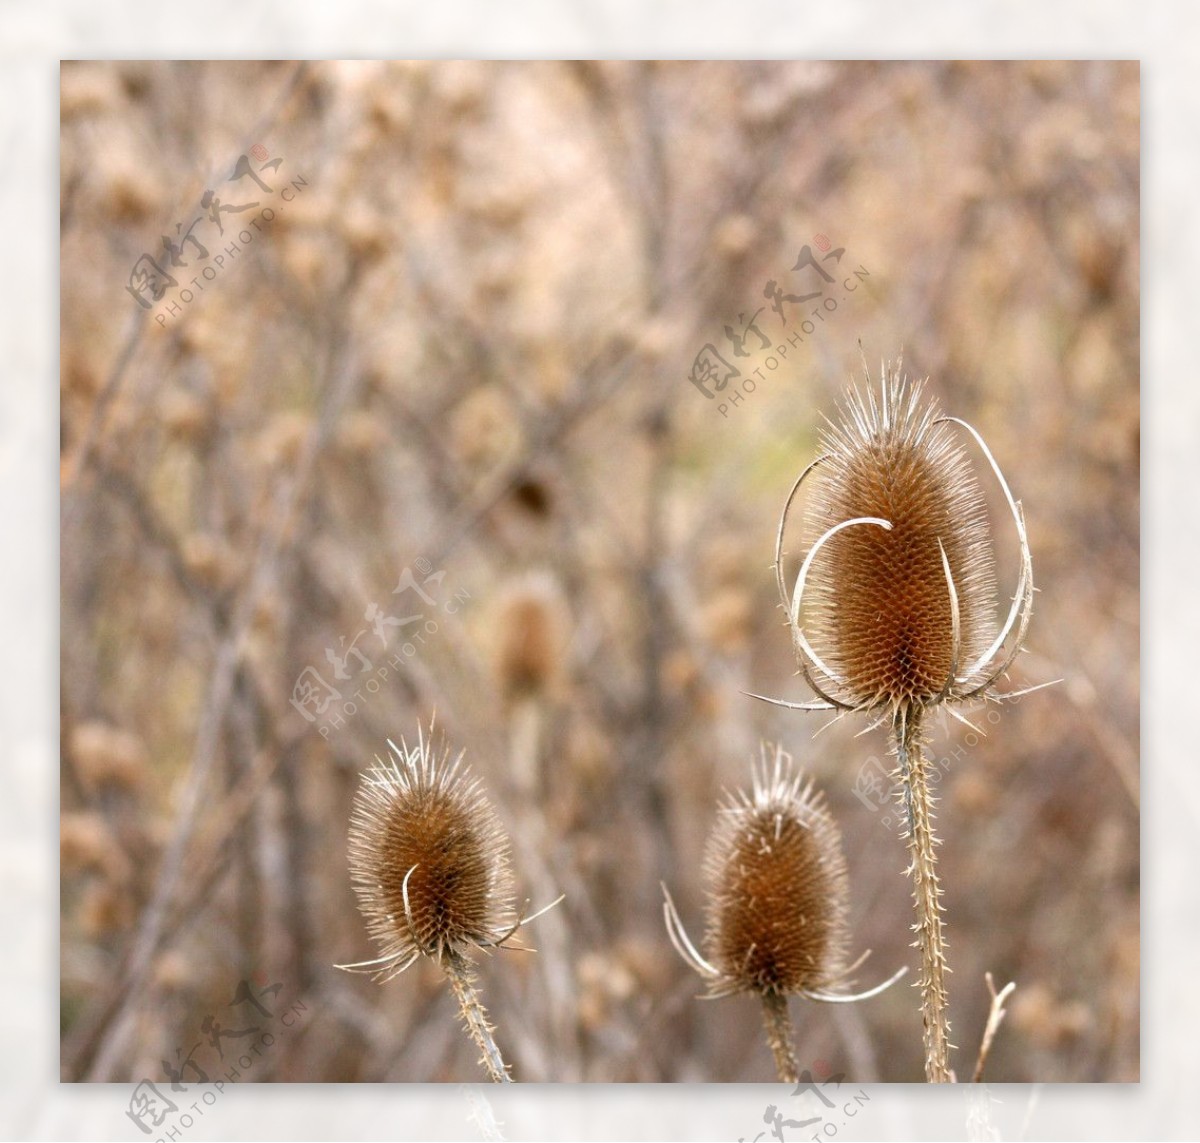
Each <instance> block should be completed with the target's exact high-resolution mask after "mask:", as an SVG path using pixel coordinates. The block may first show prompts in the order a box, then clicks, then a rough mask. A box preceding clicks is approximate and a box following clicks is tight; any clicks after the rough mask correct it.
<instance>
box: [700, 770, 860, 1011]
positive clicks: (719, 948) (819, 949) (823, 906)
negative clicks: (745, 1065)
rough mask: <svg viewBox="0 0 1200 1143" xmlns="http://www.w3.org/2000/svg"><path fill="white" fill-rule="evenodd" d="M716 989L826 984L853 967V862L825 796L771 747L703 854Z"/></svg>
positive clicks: (798, 988) (818, 988)
mask: <svg viewBox="0 0 1200 1143" xmlns="http://www.w3.org/2000/svg"><path fill="white" fill-rule="evenodd" d="M704 872H705V878H706V881H707V883H708V898H709V901H708V915H707V926H706V931H705V940H704V945H705V956H706V959H707V960H708V962H709V964H710V965H711V966H712V968H713V969H714V970H715V975H713V976H712V977H711V978H710V980H709V988H710V991H711V993H712V994H713V995H715V996H722V995H728V994H731V993H735V992H745V991H754V992H759V993H767V992H774V993H779V994H783V995H786V994H788V993H807V992H822V991H824V990H825V989H827V988H828V987H830V986H831V985H833V984H835V983H836V982H838V981H839V980H840V979H841V978H842V977H843V976H844V974H845V959H846V945H847V935H848V927H847V909H848V905H847V896H848V889H847V882H846V862H845V857H844V855H843V853H842V843H841V835H840V833H839V831H838V828H837V825H836V824H835V823H834V820H833V818H832V817H831V816H830V813H829V811H828V809H827V808H826V805H825V800H824V796H823V795H822V794H820V793H819V792H817V791H816V790H814V788H813V785H812V783H811V782H807V783H805V782H804V780H803V778H802V776H801V775H799V774H798V773H796V771H795V770H794V768H793V765H792V759H791V757H790V756H789V755H788V754H786V753H785V752H784V751H783V750H782V749H781V748H780V747H778V746H777V747H775V748H774V751H773V753H772V755H771V756H770V758H768V755H767V750H766V747H764V748H763V752H762V758H761V762H760V765H759V767H758V768H757V769H756V771H755V774H754V780H753V787H752V790H751V792H750V793H749V794H747V793H746V792H744V791H739V792H738V793H736V794H733V795H728V796H727V797H726V800H725V803H724V804H723V805H722V807H721V810H720V816H719V819H718V823H717V826H716V828H715V830H714V831H713V834H712V836H711V837H710V839H709V844H708V849H707V851H706V854H705V859H704Z"/></svg>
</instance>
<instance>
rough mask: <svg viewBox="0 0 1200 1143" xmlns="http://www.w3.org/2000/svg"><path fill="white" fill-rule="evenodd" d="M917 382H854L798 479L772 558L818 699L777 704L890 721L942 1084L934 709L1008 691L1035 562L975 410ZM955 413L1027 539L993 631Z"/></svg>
mask: <svg viewBox="0 0 1200 1143" xmlns="http://www.w3.org/2000/svg"><path fill="white" fill-rule="evenodd" d="M922 388H923V386H922V383H920V382H917V383H914V384H909V383H908V382H907V380H906V379H905V377H904V376H903V374H902V373H901V371H900V365H899V363H897V365H896V367H895V368H894V369H893V368H892V367H891V366H890V365H888V366H885V367H884V369H883V376H882V380H881V382H880V386H879V393H878V396H876V394H875V392H874V391H873V389H872V388H870V387H868V389H867V390H866V392H865V393H864V394H859V393H853V394H851V396H850V397H849V399H848V401H847V402H846V405H845V407H844V409H843V417H842V419H841V421H840V423H837V424H834V423H830V424H829V425H828V427H827V428H826V430H825V431H824V432H823V434H822V446H823V449H824V451H823V454H822V455H821V456H819V457H818V458H817V459H816V460H814V461H813V462H812V464H810V465H809V466H808V468H806V469H805V470H804V472H803V473H801V475H800V477H799V479H798V480H797V481H796V483H795V485H794V486H793V487H792V491H791V493H790V494H789V496H788V499H787V502H786V504H785V505H784V509H783V514H782V517H781V519H780V523H779V533H778V538H777V541H776V553H775V554H776V562H775V569H776V575H777V578H778V583H779V591H780V596H781V598H782V600H783V603H784V606H785V607H786V608H787V612H788V622H789V626H790V628H791V632H792V640H793V643H794V645H795V649H796V655H797V658H798V660H799V664H800V670H801V673H802V674H803V676H804V678H805V680H806V681H807V682H808V684H809V685H810V686H811V687H812V688H813V690H814V691H815V692H816V694H817V695H818V696H819V698H818V700H817V701H814V702H808V703H787V702H783V703H779V705H783V706H789V707H793V708H796V709H801V710H837V711H839V712H840V713H845V712H848V711H862V712H866V713H868V714H870V715H873V716H875V717H876V722H875V723H874V725H878V723H880V722H889V723H890V725H891V730H892V740H893V751H894V753H895V755H896V759H897V778H898V780H899V781H900V783H901V784H902V791H903V805H904V814H903V816H902V821H903V822H904V825H905V829H906V835H907V838H908V844H909V852H910V855H911V872H912V875H913V895H914V900H915V903H916V911H917V924H916V926H915V928H916V932H917V942H916V943H917V946H918V947H919V948H920V950H921V964H922V977H921V982H920V984H921V989H922V1014H923V1020H924V1046H925V1062H926V1077H927V1079H929V1080H930V1081H937V1082H945V1081H949V1080H952V1079H953V1074H952V1072H951V1071H950V1063H949V1049H950V1043H949V1032H950V1026H949V1020H948V1018H947V1014H946V987H945V976H946V973H947V971H948V969H947V968H946V953H945V947H946V946H945V938H944V935H943V932H942V917H941V913H942V910H941V904H940V901H939V898H940V897H941V895H942V890H941V886H940V884H939V881H938V874H937V867H936V860H935V849H934V847H935V845H936V844H937V841H936V838H935V836H934V827H933V811H932V807H933V798H932V796H931V794H930V792H929V784H928V774H927V769H928V763H927V760H926V758H925V756H924V752H923V749H922V745H923V737H922V730H923V726H924V717H925V714H926V713H927V712H928V711H929V710H930V709H931V708H933V707H935V706H938V705H941V704H950V703H961V702H965V701H967V700H970V699H978V698H998V697H1002V696H1000V695H999V693H998V692H997V691H996V690H995V689H994V688H995V683H996V682H997V680H998V679H999V678H1000V677H1001V676H1002V675H1003V674H1004V673H1005V671H1007V670H1008V668H1009V667H1010V666H1011V665H1012V662H1013V660H1014V659H1015V658H1016V655H1017V653H1018V651H1019V650H1020V648H1021V644H1022V642H1023V640H1024V637H1025V632H1026V628H1027V626H1028V623H1029V615H1030V609H1031V606H1032V601H1033V570H1032V564H1031V560H1030V553H1029V543H1028V539H1027V537H1026V534H1025V520H1024V515H1023V513H1022V510H1021V505H1020V502H1019V501H1016V500H1014V499H1013V495H1012V493H1011V491H1010V490H1009V487H1008V483H1007V482H1006V481H1005V479H1004V476H1003V474H1002V473H1001V471H1000V468H999V466H998V465H997V463H996V461H995V459H994V458H993V457H992V454H991V452H990V451H989V450H988V447H987V445H986V444H985V443H984V441H983V439H982V437H981V436H980V435H979V434H978V433H977V432H976V431H975V430H974V429H973V428H972V427H971V426H970V425H968V424H967V423H966V422H965V421H961V420H959V419H958V418H956V417H947V416H940V415H939V414H938V410H937V407H936V405H935V404H933V402H931V401H925V400H924V399H923V393H922ZM953 425H957V426H959V427H960V428H962V429H963V430H965V431H966V432H967V433H968V434H969V435H970V437H971V438H972V439H973V440H974V441H975V443H976V444H977V445H978V446H979V448H980V450H981V451H982V453H983V455H984V457H985V458H986V459H987V462H988V464H989V466H990V467H991V469H992V471H993V472H994V473H995V475H996V478H997V480H998V481H999V483H1000V486H1001V488H1002V490H1003V492H1004V496H1005V499H1006V501H1007V503H1008V507H1009V510H1010V512H1011V514H1012V518H1013V522H1014V524H1015V525H1016V530H1017V539H1018V542H1019V546H1020V553H1021V567H1020V574H1019V578H1018V582H1017V589H1016V592H1015V595H1014V598H1013V603H1012V607H1011V608H1010V610H1009V613H1008V617H1007V619H1006V621H1005V622H1004V623H1003V625H1002V626H1001V628H1000V630H999V632H998V634H996V636H995V637H994V638H991V639H989V632H990V627H991V625H992V623H993V615H994V611H995V595H996V571H995V560H994V556H993V553H992V546H991V542H990V536H989V528H988V521H987V514H986V508H985V502H984V497H983V492H982V489H981V487H980V485H979V482H978V481H977V479H976V477H975V474H974V471H973V469H972V466H971V464H970V463H969V461H968V458H967V456H966V454H965V452H964V451H963V449H962V448H961V446H960V445H959V444H958V443H957V442H956V440H955V438H954V434H953V429H952V427H951V426H953ZM810 476H811V477H813V488H812V495H811V497H810V500H809V503H808V506H807V511H806V513H805V533H806V535H805V539H806V547H807V554H806V555H805V557H804V559H803V561H802V563H801V566H800V571H799V574H798V575H797V578H796V584H795V588H794V589H793V591H792V593H791V594H790V596H789V593H788V592H787V589H786V586H785V583H784V575H783V539H784V532H785V529H786V526H787V519H788V513H789V510H790V508H791V506H792V501H793V500H794V498H795V496H796V494H797V492H798V491H799V489H800V487H801V485H802V484H804V482H805V481H806V480H807V479H808V478H809V477H810ZM818 555H819V556H820V557H821V558H820V560H818V559H817V557H818ZM817 647H820V652H819V653H818V650H817ZM1006 648H1007V649H1006ZM1034 689H1036V688H1034ZM1014 693H1017V692H1014ZM755 697H760V698H761V697H763V696H755ZM767 701H770V702H778V700H774V699H769V700H767ZM947 709H949V710H950V713H952V714H955V712H954V710H953V709H952V708H951V707H949V706H947ZM955 716H956V717H959V718H961V716H959V715H957V714H956V715H955ZM839 717H840V714H839ZM963 721H965V719H964V720H963ZM968 725H970V724H969V723H968Z"/></svg>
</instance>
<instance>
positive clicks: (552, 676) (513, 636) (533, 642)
mask: <svg viewBox="0 0 1200 1143" xmlns="http://www.w3.org/2000/svg"><path fill="white" fill-rule="evenodd" d="M495 626H496V649H495V655H494V661H495V671H496V679H497V682H498V684H499V687H500V692H501V694H502V695H503V696H504V699H505V701H506V702H509V703H512V702H517V701H519V700H520V699H523V698H529V697H540V696H542V695H545V694H546V693H549V692H553V691H554V689H555V687H556V686H557V684H558V681H559V680H560V678H561V677H562V674H563V671H564V663H565V659H566V646H567V634H568V618H567V607H566V603H565V601H564V598H563V593H562V589H561V588H560V587H559V586H558V583H557V582H556V581H555V579H554V578H553V576H551V575H550V574H549V573H548V572H532V573H529V574H526V575H524V576H521V577H520V578H518V579H515V580H513V581H512V582H511V583H509V584H508V585H506V587H505V589H504V591H503V592H502V593H501V595H500V598H499V600H498V603H497V608H496V624H495Z"/></svg>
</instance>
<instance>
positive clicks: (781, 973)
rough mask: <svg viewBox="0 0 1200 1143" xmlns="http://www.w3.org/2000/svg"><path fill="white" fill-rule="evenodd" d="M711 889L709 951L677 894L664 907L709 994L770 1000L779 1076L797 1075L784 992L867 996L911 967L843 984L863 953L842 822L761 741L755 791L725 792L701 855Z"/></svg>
mask: <svg viewBox="0 0 1200 1143" xmlns="http://www.w3.org/2000/svg"><path fill="white" fill-rule="evenodd" d="M704 874H705V880H706V882H707V891H708V918H707V920H708V923H707V926H706V930H705V934H704V949H705V953H707V957H705V956H701V955H700V953H699V952H698V951H697V950H696V947H695V946H694V945H693V944H692V942H691V940H690V939H689V937H688V935H687V932H686V931H685V930H684V927H683V923H682V921H680V919H679V913H678V912H677V911H676V909H675V903H674V902H673V901H672V900H671V895H670V893H668V892H667V890H666V887H665V886H664V887H663V893H664V895H665V897H666V900H665V902H664V903H663V917H664V919H665V920H666V924H667V934H668V935H669V936H670V938H671V943H672V944H673V945H674V946H675V950H676V951H677V952H678V953H679V955H680V956H681V957H683V959H684V961H686V962H687V964H689V965H690V966H691V967H692V968H693V969H695V970H696V972H698V973H699V974H700V976H701V977H703V978H704V980H705V981H706V982H707V983H708V995H709V997H717V996H730V995H733V994H734V993H739V992H750V993H754V994H755V995H757V996H758V998H759V1000H760V1001H761V1003H762V1008H763V1021H764V1027H765V1030H766V1034H767V1043H768V1044H769V1045H770V1048H771V1053H772V1055H773V1056H774V1057H775V1067H776V1071H777V1072H778V1075H779V1078H780V1079H781V1080H782V1081H783V1082H785V1083H795V1082H796V1081H797V1080H798V1079H799V1074H800V1073H799V1065H798V1063H797V1057H796V1049H795V1044H794V1042H793V1037H792V1027H791V1020H790V1018H789V1016H788V1011H787V998H788V996H789V995H791V994H798V995H800V996H805V997H807V998H808V999H810V1000H836V1001H852V1000H863V999H866V998H867V997H869V996H874V995H875V994H876V993H878V992H882V991H883V989H885V988H887V987H888V986H889V985H891V984H892V983H893V982H895V981H896V980H899V979H900V977H901V976H903V975H904V972H905V970H904V969H901V970H900V971H899V972H898V973H897V974H896V975H895V976H893V977H892V978H891V979H890V980H887V981H885V982H884V983H883V984H881V985H879V986H878V987H876V988H873V989H871V990H870V991H868V992H864V993H862V994H861V995H858V996H850V995H847V994H846V993H844V992H842V991H840V986H842V985H843V984H844V983H845V981H846V979H847V977H849V975H850V973H852V972H853V971H854V970H855V969H856V968H857V967H858V966H859V965H860V964H861V963H862V961H863V959H865V956H864V957H862V958H860V959H859V960H858V961H856V962H855V963H854V964H853V965H851V966H849V967H847V966H846V963H845V961H846V943H847V925H846V914H847V886H846V861H845V858H844V857H843V855H842V839H841V835H840V833H839V832H838V828H837V825H836V824H835V823H834V821H833V818H832V817H831V816H830V814H829V811H828V809H826V807H825V799H824V797H823V795H821V794H820V793H818V792H816V791H815V790H814V789H813V785H812V782H807V783H806V782H804V780H803V778H802V777H801V776H800V775H799V774H797V773H795V772H794V770H793V769H792V759H791V757H790V756H789V755H787V754H785V753H784V751H783V750H782V749H781V748H780V747H778V746H776V747H775V751H774V755H773V756H772V758H771V759H770V760H769V761H768V758H767V749H766V746H765V744H764V746H763V749H762V758H761V763H760V765H759V767H758V768H757V769H756V770H755V772H754V781H753V787H752V790H751V792H750V793H749V794H747V793H745V792H744V791H738V792H737V793H736V794H731V795H726V798H725V801H724V804H723V805H722V806H721V809H720V817H719V820H718V822H717V826H716V829H714V831H713V833H712V836H711V837H710V838H709V841H708V849H707V851H706V853H705V858H704Z"/></svg>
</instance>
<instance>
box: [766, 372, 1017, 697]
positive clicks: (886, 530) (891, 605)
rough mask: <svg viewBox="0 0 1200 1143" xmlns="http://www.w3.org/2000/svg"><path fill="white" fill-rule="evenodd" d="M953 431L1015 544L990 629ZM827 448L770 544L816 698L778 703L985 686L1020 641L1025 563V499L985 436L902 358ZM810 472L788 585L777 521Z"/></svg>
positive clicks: (971, 481)
mask: <svg viewBox="0 0 1200 1143" xmlns="http://www.w3.org/2000/svg"><path fill="white" fill-rule="evenodd" d="M958 429H961V430H963V431H964V432H965V433H967V434H968V435H969V436H970V437H971V438H972V439H973V440H974V442H975V444H976V445H977V446H978V447H979V449H980V450H981V452H982V453H983V455H984V457H985V459H986V460H987V462H988V464H989V466H990V468H991V470H992V472H993V473H994V475H995V476H996V478H997V480H998V481H999V483H1000V486H1001V488H1002V490H1003V492H1004V495H1005V498H1006V500H1007V503H1008V507H1009V510H1010V512H1011V514H1012V517H1013V520H1014V522H1015V524H1016V529H1017V537H1018V542H1019V544H1020V551H1021V571H1020V576H1019V580H1018V584H1017V590H1016V593H1015V595H1014V599H1013V604H1012V608H1011V610H1010V612H1009V615H1008V619H1007V621H1006V622H1005V623H1004V624H1003V626H1002V627H1001V628H1000V631H999V634H998V635H996V637H995V638H994V639H993V637H992V628H993V625H994V615H995V610H996V565H995V558H994V555H993V552H992V544H991V538H990V529H989V523H988V516H987V509H986V504H985V500H984V495H983V491H982V488H981V486H980V483H979V480H978V478H977V476H976V472H975V467H974V466H973V464H972V463H971V460H970V458H969V457H968V454H967V452H966V451H965V450H964V448H963V447H962V445H961V444H960V443H959V438H958V434H957V431H956V430H958ZM821 444H822V450H823V451H822V455H821V456H819V457H818V458H817V460H815V461H814V462H813V463H812V464H811V465H809V467H808V468H807V469H806V470H805V471H804V473H803V474H801V476H800V478H799V480H797V482H796V484H795V485H794V486H793V489H792V493H791V495H790V496H789V497H788V500H787V503H786V505H785V507H784V511H783V515H782V517H781V519H780V526H779V536H778V540H777V543H776V573H777V578H778V583H779V590H780V595H781V597H782V599H783V602H784V606H785V607H786V609H787V611H788V622H789V626H790V628H791V630H792V637H793V643H794V645H795V648H796V653H797V658H798V660H799V663H800V668H801V672H802V674H803V675H804V677H805V679H806V681H807V682H808V683H809V684H810V686H812V688H813V689H814V690H815V691H816V692H817V694H818V695H819V696H820V701H817V702H813V703H780V704H779V705H784V706H792V707H797V708H800V709H809V710H815V709H835V708H836V709H840V710H865V711H882V712H884V713H885V714H886V715H890V716H892V717H895V716H897V715H901V714H903V713H904V712H919V710H921V709H923V708H927V707H930V706H934V705H937V704H938V703H941V702H946V701H951V702H955V701H962V700H965V699H969V698H974V697H977V696H979V695H982V694H983V693H984V692H987V691H989V688H991V687H992V685H993V684H994V683H995V681H996V680H997V679H998V678H999V677H1000V675H1002V674H1003V673H1004V672H1005V671H1006V670H1007V669H1008V667H1009V666H1010V665H1011V663H1012V661H1013V659H1014V658H1015V656H1016V654H1017V652H1018V651H1019V649H1020V646H1021V643H1022V641H1023V639H1024V635H1025V630H1026V627H1027V624H1028V621H1029V612H1030V607H1031V604H1032V599H1033V571H1032V566H1031V562H1030V556H1029V545H1028V540H1027V537H1026V534H1025V520H1024V515H1023V513H1022V510H1021V506H1020V503H1019V502H1018V501H1016V500H1014V499H1013V496H1012V493H1011V492H1010V491H1009V488H1008V484H1007V482H1006V481H1005V479H1004V476H1003V474H1002V473H1001V471H1000V469H999V466H998V465H997V464H996V462H995V460H994V458H993V457H992V454H991V452H990V451H989V450H988V448H987V445H986V444H985V443H984V441H983V438H982V437H980V436H979V434H978V433H977V432H976V431H975V430H974V429H973V428H971V426H970V425H967V424H966V423H965V422H963V421H960V420H958V419H957V418H955V417H948V416H942V415H940V413H939V411H938V408H937V406H936V404H935V403H934V402H932V401H930V400H926V399H925V397H924V393H923V384H922V383H921V382H916V383H909V382H908V380H907V379H906V378H905V377H904V375H903V374H902V373H901V371H900V366H899V364H897V365H896V367H895V368H892V367H891V366H890V365H887V366H885V367H884V370H883V376H882V379H881V380H880V382H879V383H878V391H875V390H874V389H872V388H868V389H867V390H866V391H865V392H861V393H858V392H856V393H852V394H851V395H850V396H849V398H848V399H847V401H846V403H845V405H844V407H843V409H842V416H841V418H840V419H839V420H838V421H837V422H836V423H830V424H829V425H828V427H827V428H826V429H825V431H824V432H823V433H822V439H821ZM809 478H811V484H810V486H809V490H808V491H809V499H808V504H807V506H806V510H805V513H804V533H805V547H806V555H805V557H804V559H803V562H802V564H801V567H800V571H799V574H798V576H797V579H796V583H795V587H794V589H793V591H792V592H791V593H790V595H789V593H788V591H787V588H786V585H785V583H784V577H783V538H784V531H785V529H786V526H787V519H788V512H789V510H790V508H791V505H792V500H793V499H794V497H795V496H796V494H797V492H798V491H799V489H800V487H801V485H802V484H803V483H804V482H805V481H806V480H809ZM1006 645H1007V647H1008V651H1007V654H1005V647H1006ZM757 697H762V696H757ZM768 701H777V700H768Z"/></svg>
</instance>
